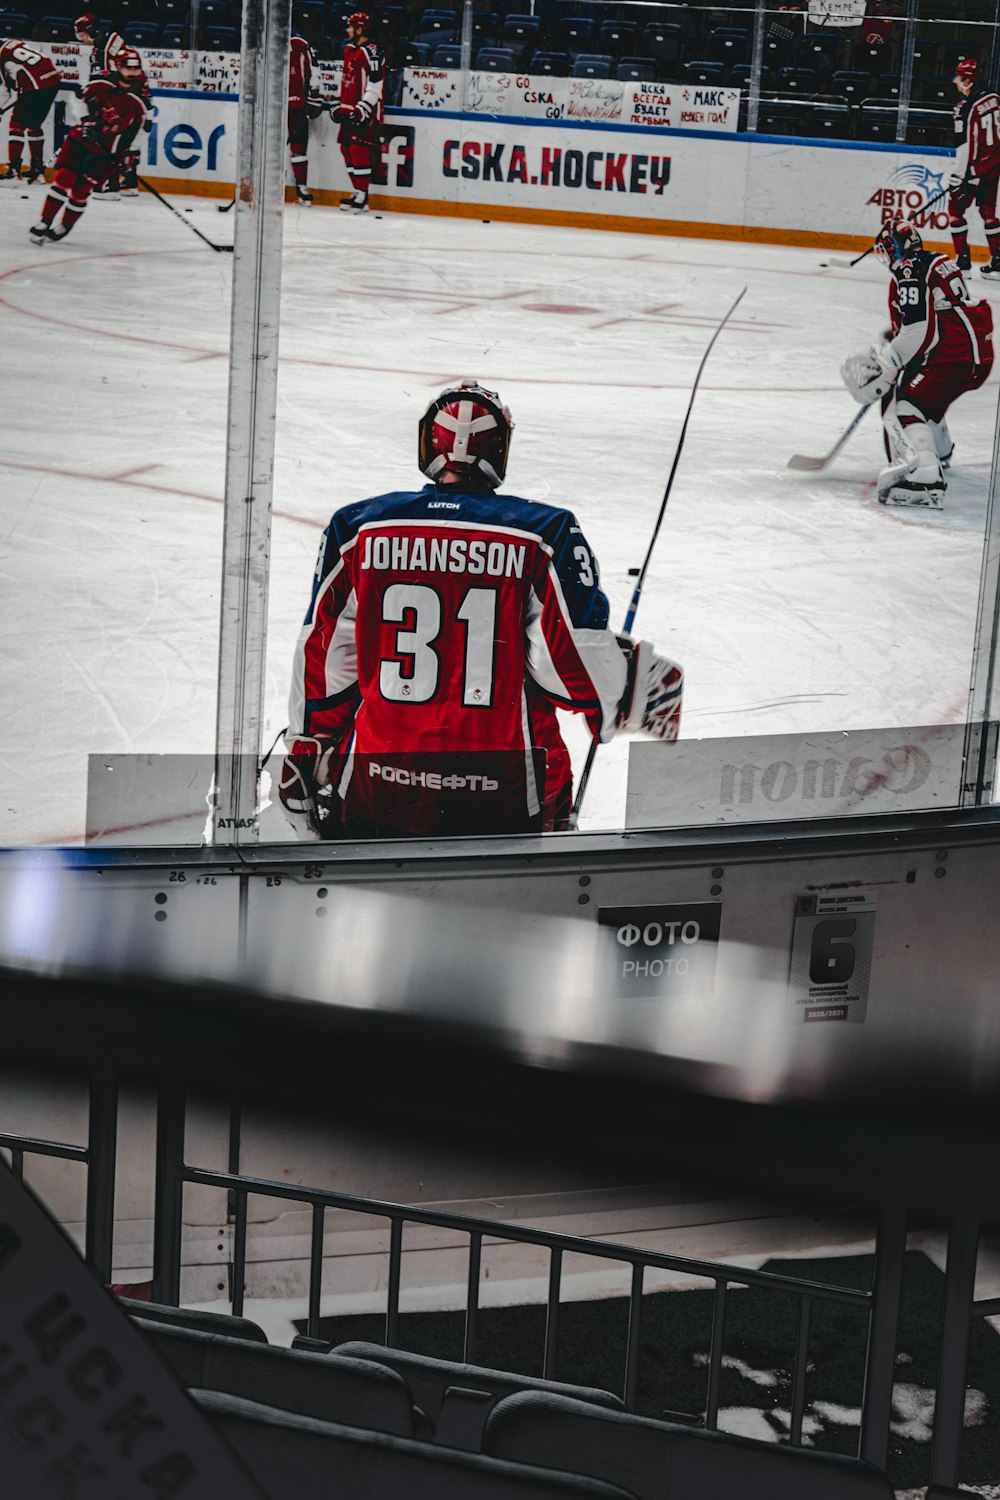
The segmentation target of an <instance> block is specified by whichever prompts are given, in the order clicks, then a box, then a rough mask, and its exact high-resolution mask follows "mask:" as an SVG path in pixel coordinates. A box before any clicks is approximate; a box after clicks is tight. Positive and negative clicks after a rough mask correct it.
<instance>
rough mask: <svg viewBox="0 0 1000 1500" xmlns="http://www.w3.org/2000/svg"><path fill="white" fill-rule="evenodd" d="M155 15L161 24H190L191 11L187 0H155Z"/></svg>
mask: <svg viewBox="0 0 1000 1500" xmlns="http://www.w3.org/2000/svg"><path fill="white" fill-rule="evenodd" d="M155 15H156V19H157V20H158V21H159V23H160V25H161V26H166V25H168V24H171V25H180V23H181V22H183V23H184V24H185V25H190V22H191V11H190V7H189V6H188V0H155Z"/></svg>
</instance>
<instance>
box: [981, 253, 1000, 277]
mask: <svg viewBox="0 0 1000 1500" xmlns="http://www.w3.org/2000/svg"><path fill="white" fill-rule="evenodd" d="M980 273H981V275H983V276H1000V255H994V256H993V257H992V259H991V260H990V261H989V262H988V263H987V264H986V265H985V266H981V267H980Z"/></svg>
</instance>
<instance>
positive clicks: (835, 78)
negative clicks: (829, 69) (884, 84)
mask: <svg viewBox="0 0 1000 1500" xmlns="http://www.w3.org/2000/svg"><path fill="white" fill-rule="evenodd" d="M830 88H831V90H832V91H833V93H835V94H842V95H843V97H844V98H845V99H847V100H848V101H849V102H850V103H851V104H858V103H859V102H860V101H861V100H862V99H864V98H866V97H867V96H868V95H869V94H870V93H871V79H870V78H869V77H868V74H867V73H858V72H855V71H854V69H853V68H844V69H842V70H841V71H840V72H837V73H833V74H832V75H831V77H830Z"/></svg>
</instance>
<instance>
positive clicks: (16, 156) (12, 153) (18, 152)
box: [7, 125, 24, 167]
mask: <svg viewBox="0 0 1000 1500" xmlns="http://www.w3.org/2000/svg"><path fill="white" fill-rule="evenodd" d="M23 155H24V132H23V131H22V130H19V129H18V128H17V126H16V125H12V126H11V127H10V140H9V142H8V149H7V160H8V161H9V162H10V164H11V166H12V167H20V165H21V157H22V156H23Z"/></svg>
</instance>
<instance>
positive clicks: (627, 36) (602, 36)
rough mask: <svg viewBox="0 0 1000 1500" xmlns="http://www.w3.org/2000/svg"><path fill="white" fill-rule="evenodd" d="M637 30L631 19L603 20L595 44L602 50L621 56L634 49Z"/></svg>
mask: <svg viewBox="0 0 1000 1500" xmlns="http://www.w3.org/2000/svg"><path fill="white" fill-rule="evenodd" d="M637 30H638V28H637V27H636V26H635V25H634V23H633V22H631V21H602V22H601V24H600V26H598V28H597V36H596V37H595V38H594V45H595V47H597V49H598V51H600V52H605V53H610V55H611V56H612V57H621V55H622V53H624V52H631V51H632V50H633V49H634V47H635V45H636V33H637Z"/></svg>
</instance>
